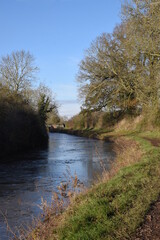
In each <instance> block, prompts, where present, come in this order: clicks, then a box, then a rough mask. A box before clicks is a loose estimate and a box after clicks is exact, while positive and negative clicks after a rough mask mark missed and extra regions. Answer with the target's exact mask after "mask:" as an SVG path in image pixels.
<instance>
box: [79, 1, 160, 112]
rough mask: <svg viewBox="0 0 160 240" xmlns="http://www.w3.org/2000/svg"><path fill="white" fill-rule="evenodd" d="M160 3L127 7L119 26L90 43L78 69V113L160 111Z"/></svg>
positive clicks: (128, 4)
mask: <svg viewBox="0 0 160 240" xmlns="http://www.w3.org/2000/svg"><path fill="white" fill-rule="evenodd" d="M159 23H160V2H157V1H155V0H142V1H137V0H131V1H125V3H124V4H123V6H122V22H121V24H120V25H118V26H116V27H115V29H114V31H113V33H112V34H106V33H104V34H102V35H101V36H99V37H97V39H96V40H95V41H93V42H92V43H91V46H90V48H89V49H88V50H87V51H86V53H85V57H84V59H83V60H82V61H81V63H80V65H79V72H78V76H77V79H78V82H79V96H80V99H81V100H82V102H83V105H82V110H83V111H84V110H85V111H97V110H102V109H107V111H113V110H115V109H116V110H117V109H121V110H122V111H130V112H133V111H136V110H137V109H142V111H143V110H144V109H146V108H151V109H152V108H154V109H155V108H156V109H158V110H159V100H160V99H159V93H160V91H159V90H160V86H159V85H160V81H159V74H160V64H159V60H160V24H159Z"/></svg>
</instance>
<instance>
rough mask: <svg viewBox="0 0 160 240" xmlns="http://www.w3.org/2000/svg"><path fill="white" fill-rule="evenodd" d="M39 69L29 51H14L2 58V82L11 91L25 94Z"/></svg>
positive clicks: (0, 80)
mask: <svg viewBox="0 0 160 240" xmlns="http://www.w3.org/2000/svg"><path fill="white" fill-rule="evenodd" d="M37 70H38V68H37V66H35V62H34V57H33V56H32V55H31V54H30V53H29V52H25V51H23V50H22V51H16V52H12V53H11V54H10V55H7V56H4V57H2V58H1V60H0V82H1V83H2V85H3V86H6V87H7V88H8V89H9V90H10V91H12V92H14V93H16V94H19V93H20V94H22V95H25V94H26V92H27V90H28V89H29V88H30V86H31V83H32V82H33V81H34V79H35V73H36V72H37Z"/></svg>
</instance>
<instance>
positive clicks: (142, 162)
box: [31, 130, 160, 240]
mask: <svg viewBox="0 0 160 240" xmlns="http://www.w3.org/2000/svg"><path fill="white" fill-rule="evenodd" d="M91 132H92V133H93V132H94V134H95V133H97V137H98V138H103V139H105V138H107V137H110V138H112V139H113V141H115V142H116V143H115V145H116V146H117V153H118V155H117V161H116V163H115V164H114V165H113V167H112V170H111V171H110V173H107V172H105V173H104V174H103V176H102V177H101V179H100V181H99V183H97V184H95V185H93V186H92V187H91V188H90V189H88V190H87V191H85V192H84V193H81V194H80V195H78V196H76V197H74V198H73V199H72V201H71V204H70V206H69V207H68V208H67V209H66V210H65V211H64V212H63V213H61V214H59V215H58V216H57V215H56V216H55V215H52V213H51V212H50V217H49V218H48V220H47V221H46V222H45V223H43V224H42V225H41V229H40V228H39V229H38V231H34V237H33V236H32V237H31V239H39V236H41V239H47V240H54V239H68V240H72V239H73V240H74V239H75V240H76V239H77V240H81V239H82V240H91V239H93V240H97V239H108V240H109V239H132V237H133V236H134V232H135V231H136V229H137V227H138V226H140V224H141V223H142V222H143V221H144V217H145V215H146V214H147V212H148V210H149V209H150V206H151V204H152V203H154V202H155V201H156V200H157V199H158V196H159V194H160V181H159V180H160V148H159V147H157V146H153V140H154V142H155V141H156V142H157V143H158V142H159V140H157V138H158V137H159V134H157V133H156V132H152V133H151V132H145V133H144V132H143V133H142V132H139V133H138V132H136V133H135V132H133V131H132V132H129V131H125V132H122V131H119V132H117V133H115V132H113V133H111V132H110V133H108V132H105V131H102V130H101V131H100V130H99V131H95V130H94V131H91ZM88 133H89V131H88ZM122 135H123V137H122ZM117 136H118V138H117ZM116 139H118V142H117V140H116ZM154 145H155V144H154ZM42 229H43V231H42ZM133 239H134V237H133Z"/></svg>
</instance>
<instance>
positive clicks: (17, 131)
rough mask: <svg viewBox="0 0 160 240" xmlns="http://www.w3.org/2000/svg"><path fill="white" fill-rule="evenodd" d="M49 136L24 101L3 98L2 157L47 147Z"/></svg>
mask: <svg viewBox="0 0 160 240" xmlns="http://www.w3.org/2000/svg"><path fill="white" fill-rule="evenodd" d="M47 143H48V134H47V130H46V127H45V124H42V123H41V121H40V118H39V115H38V113H36V112H35V111H34V110H33V109H32V108H31V107H30V106H29V105H28V104H27V103H25V101H23V100H22V99H19V100H17V99H16V100H15V99H14V98H13V97H10V98H5V99H4V98H3V99H2V98H1V101H0V155H1V156H9V155H11V154H16V153H19V152H23V151H27V150H31V149H35V148H40V147H44V146H47Z"/></svg>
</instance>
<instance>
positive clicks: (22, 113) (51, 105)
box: [0, 51, 58, 155]
mask: <svg viewBox="0 0 160 240" xmlns="http://www.w3.org/2000/svg"><path fill="white" fill-rule="evenodd" d="M37 69H38V68H37V67H36V66H35V65H34V58H33V56H32V55H31V54H30V53H29V52H24V51H16V52H12V54H11V55H7V56H6V57H2V58H1V61H0V155H5V154H6V155H8V154H11V153H18V152H20V151H25V150H29V149H33V148H37V147H42V146H46V144H47V142H48V134H47V129H46V120H47V117H48V113H50V112H52V111H53V110H54V113H55V114H57V115H58V110H57V104H56V102H55V99H54V98H53V96H52V92H51V91H50V90H49V89H48V87H46V86H44V85H42V84H40V85H39V87H38V88H37V89H35V88H33V86H32V83H33V82H34V74H35V72H36V71H37Z"/></svg>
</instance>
